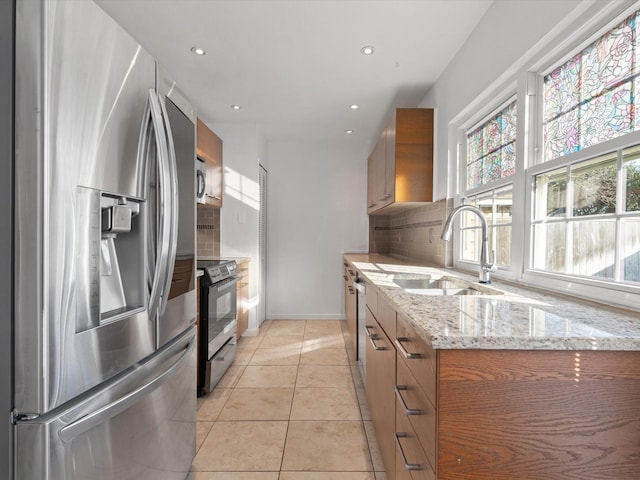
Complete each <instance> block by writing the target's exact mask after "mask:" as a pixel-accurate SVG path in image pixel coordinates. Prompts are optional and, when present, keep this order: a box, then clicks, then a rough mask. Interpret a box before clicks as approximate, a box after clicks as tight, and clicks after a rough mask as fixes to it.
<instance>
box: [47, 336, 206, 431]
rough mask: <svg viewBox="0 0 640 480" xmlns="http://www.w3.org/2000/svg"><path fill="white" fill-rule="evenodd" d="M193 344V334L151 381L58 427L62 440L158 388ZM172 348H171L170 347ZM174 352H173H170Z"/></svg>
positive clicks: (106, 418)
mask: <svg viewBox="0 0 640 480" xmlns="http://www.w3.org/2000/svg"><path fill="white" fill-rule="evenodd" d="M193 345H195V336H193V337H191V339H190V340H189V342H188V343H187V345H183V346H182V348H183V352H182V354H181V355H180V357H179V358H178V359H177V360H176V361H175V362H174V363H173V365H171V367H169V368H168V369H167V370H165V371H164V372H163V373H162V374H160V375H159V376H157V377H156V378H154V379H153V380H152V381H150V382H149V383H147V384H146V385H143V386H141V387H139V388H137V389H136V390H133V391H132V392H130V393H128V394H127V395H125V396H124V397H121V398H119V399H118V400H116V401H114V402H112V403H110V404H108V405H105V406H104V407H102V408H100V409H98V410H96V411H95V412H92V413H90V414H89V415H86V416H84V417H82V418H81V419H79V420H77V421H75V422H73V423H70V424H69V425H67V426H66V427H63V428H62V429H60V432H59V436H60V439H61V440H62V441H63V442H67V443H68V442H71V441H72V440H73V439H74V438H76V437H77V436H79V435H81V434H83V433H85V432H87V431H89V430H91V429H92V428H94V427H96V426H97V425H100V424H102V423H104V422H105V421H106V420H109V419H110V418H112V417H115V416H116V415H118V414H119V413H121V412H123V411H125V410H127V409H128V408H130V407H131V406H133V405H135V404H136V403H137V402H138V401H139V400H140V399H141V398H143V397H145V396H146V395H148V394H149V393H150V392H152V391H153V390H156V389H157V388H159V387H160V386H161V385H162V384H164V383H165V382H166V381H167V380H168V379H169V378H171V375H172V373H173V372H174V371H175V370H177V369H178V368H180V364H181V362H182V360H183V359H184V358H185V357H186V356H187V355H188V354H189V352H190V350H191V347H192V346H193ZM172 350H173V349H172ZM171 353H174V352H171Z"/></svg>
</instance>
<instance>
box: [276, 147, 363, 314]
mask: <svg viewBox="0 0 640 480" xmlns="http://www.w3.org/2000/svg"><path fill="white" fill-rule="evenodd" d="M268 158H269V168H268V184H269V186H268V197H267V203H268V215H269V221H268V236H267V239H268V241H267V243H268V255H267V259H268V263H269V264H268V269H267V270H268V278H267V286H268V290H267V318H273V319H339V318H344V294H343V283H342V281H341V278H342V268H343V266H342V254H343V253H344V252H356V251H360V252H362V251H367V249H368V219H367V214H366V197H367V194H366V184H367V182H366V172H367V161H366V155H365V154H363V153H362V152H360V151H356V150H355V149H354V148H353V147H351V146H350V145H349V144H348V143H342V144H334V145H331V144H329V143H326V142H325V143H322V142H319V141H315V142H311V141H309V142H300V143H289V142H270V143H269V144H268Z"/></svg>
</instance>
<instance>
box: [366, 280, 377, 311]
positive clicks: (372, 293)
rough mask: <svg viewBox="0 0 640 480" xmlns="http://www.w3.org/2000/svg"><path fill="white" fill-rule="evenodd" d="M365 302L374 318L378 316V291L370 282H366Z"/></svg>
mask: <svg viewBox="0 0 640 480" xmlns="http://www.w3.org/2000/svg"><path fill="white" fill-rule="evenodd" d="M366 302H367V308H368V309H369V310H370V311H371V313H372V314H373V316H374V318H378V291H377V290H376V289H375V288H373V287H372V286H371V284H370V283H368V284H367V294H366Z"/></svg>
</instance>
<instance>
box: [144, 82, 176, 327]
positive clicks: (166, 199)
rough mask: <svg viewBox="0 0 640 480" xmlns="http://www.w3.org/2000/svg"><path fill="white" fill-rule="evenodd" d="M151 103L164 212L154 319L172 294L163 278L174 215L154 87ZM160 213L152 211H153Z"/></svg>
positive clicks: (153, 299) (154, 287)
mask: <svg viewBox="0 0 640 480" xmlns="http://www.w3.org/2000/svg"><path fill="white" fill-rule="evenodd" d="M149 106H150V111H151V121H152V124H153V129H154V131H155V138H156V148H157V149H158V157H159V161H158V174H159V180H160V188H159V191H160V194H159V209H160V212H161V214H160V215H158V222H159V228H158V230H159V238H158V243H157V252H156V264H155V268H154V277H153V282H152V285H151V294H150V295H149V319H150V320H152V321H154V320H155V318H156V316H157V314H158V311H159V310H160V305H161V304H162V299H163V297H164V296H166V295H168V292H165V291H164V289H165V288H166V283H165V284H163V283H162V279H163V278H164V279H166V278H167V277H168V278H171V276H168V275H167V274H166V273H167V272H166V268H167V264H168V256H169V245H170V242H171V224H170V221H171V220H170V218H168V217H169V216H172V213H173V212H172V210H171V202H172V201H173V199H172V197H171V180H170V178H169V175H170V174H171V172H170V171H169V169H168V163H169V152H168V147H167V143H166V142H167V136H166V133H165V128H164V125H163V123H164V122H163V119H162V108H161V106H160V101H159V100H158V96H157V94H156V92H155V91H154V90H153V89H150V90H149ZM154 213H155V214H157V212H150V214H154Z"/></svg>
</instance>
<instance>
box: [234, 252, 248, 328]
mask: <svg viewBox="0 0 640 480" xmlns="http://www.w3.org/2000/svg"><path fill="white" fill-rule="evenodd" d="M238 276H239V277H240V280H239V281H238V284H237V287H236V288H237V291H236V293H237V302H238V303H237V305H238V312H237V315H238V328H237V331H236V337H237V338H240V337H241V336H242V334H243V333H244V332H245V331H246V330H247V327H248V326H249V262H242V263H239V264H238Z"/></svg>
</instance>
